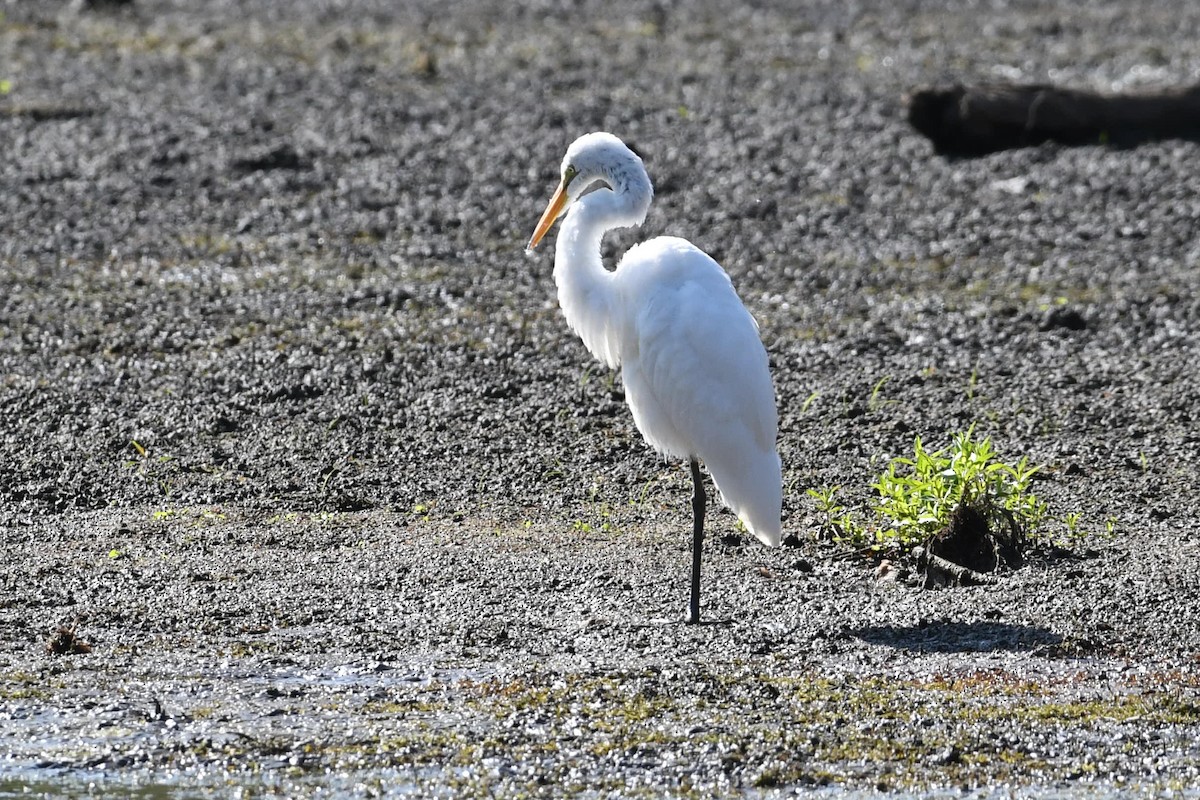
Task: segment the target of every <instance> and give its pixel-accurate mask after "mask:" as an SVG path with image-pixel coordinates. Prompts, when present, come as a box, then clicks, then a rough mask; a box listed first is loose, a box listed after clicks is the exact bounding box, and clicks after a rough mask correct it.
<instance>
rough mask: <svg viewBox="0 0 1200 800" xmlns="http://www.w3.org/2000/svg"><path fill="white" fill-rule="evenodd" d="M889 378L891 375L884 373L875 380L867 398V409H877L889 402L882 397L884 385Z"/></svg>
mask: <svg viewBox="0 0 1200 800" xmlns="http://www.w3.org/2000/svg"><path fill="white" fill-rule="evenodd" d="M891 379H892V376H891V375H884V376H883V377H882V378H880V379H879V380H878V381H877V382H876V384H875V387H874V388H873V389H871V395H870V397H868V398H867V409H868V410H869V411H878V410H879V409H880V408H881V407H882V406H885V405H887V404H888V403H889V402H890V401H887V400H884V399H883V396H882V392H883V387H884V385H885V384H886V383H887V382H888V381H890V380H891Z"/></svg>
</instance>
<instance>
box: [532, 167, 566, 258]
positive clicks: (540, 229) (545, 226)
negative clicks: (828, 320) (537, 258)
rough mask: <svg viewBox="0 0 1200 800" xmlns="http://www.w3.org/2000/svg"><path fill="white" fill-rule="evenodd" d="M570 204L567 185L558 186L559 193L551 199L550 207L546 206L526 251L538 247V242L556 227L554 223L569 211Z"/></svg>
mask: <svg viewBox="0 0 1200 800" xmlns="http://www.w3.org/2000/svg"><path fill="white" fill-rule="evenodd" d="M570 202H571V197H570V195H568V194H567V185H566V184H565V183H560V184H558V191H556V192H555V193H554V197H551V198H550V205H548V206H546V210H545V211H543V212H542V218H541V219H540V220H538V224H537V228H535V229H534V231H533V236H531V237H529V244H527V245H526V246H525V249H526V250H532V249H533V248H535V247H537V246H538V242H540V241H541V240H542V237H543V236H545V235H546V232H547V231H549V230H550V228H551V227H552V226H553V225H554V221H555V220H556V219H558V218H559V217H561V216H562V214H563V212H564V211H566V210H567V204H568V203H570Z"/></svg>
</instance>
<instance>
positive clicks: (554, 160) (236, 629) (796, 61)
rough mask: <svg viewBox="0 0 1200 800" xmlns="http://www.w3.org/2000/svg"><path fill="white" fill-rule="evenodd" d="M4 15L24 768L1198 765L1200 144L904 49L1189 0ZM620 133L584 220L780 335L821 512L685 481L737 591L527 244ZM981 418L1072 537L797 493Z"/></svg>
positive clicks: (1097, 790) (1024, 32) (1069, 64)
mask: <svg viewBox="0 0 1200 800" xmlns="http://www.w3.org/2000/svg"><path fill="white" fill-rule="evenodd" d="M0 12H3V16H2V18H0V142H2V143H3V157H2V158H0V537H2V539H0V541H2V542H3V551H2V552H3V556H4V557H3V558H2V559H0V797H4V796H11V795H14V794H17V793H20V792H25V793H26V794H25V795H23V796H29V795H30V794H32V795H33V796H37V795H39V794H40V795H42V796H104V795H125V794H130V793H137V794H141V795H142V796H146V797H162V796H171V797H191V796H228V793H229V792H230V791H231V790H232V789H235V788H236V789H240V790H242V791H244V792H245V793H247V794H271V793H277V794H284V795H287V796H320V797H330V796H338V797H341V796H345V797H354V796H398V795H404V794H415V795H420V796H445V797H452V796H453V797H459V796H517V795H522V796H545V797H558V796H563V795H568V794H573V795H574V794H580V795H587V796H596V797H600V796H606V797H607V796H612V797H617V796H620V797H626V796H698V797H710V796H734V795H737V796H741V795H748V796H764V797H765V796H783V795H793V794H798V793H802V792H805V791H808V790H810V789H812V788H813V787H824V788H823V789H822V791H823V792H824V793H825V794H826V795H827V796H830V797H857V796H867V795H871V794H877V793H883V792H899V793H903V794H905V795H917V796H926V797H939V796H943V795H945V796H956V797H957V796H961V795H962V794H963V793H964V792H965V793H968V794H971V793H973V794H976V795H978V796H995V795H1005V794H1006V793H1012V794H1019V795H1020V796H1044V797H1052V796H1053V797H1061V796H1068V797H1091V796H1104V795H1112V794H1117V793H1124V794H1137V793H1141V794H1146V795H1155V796H1158V795H1161V794H1163V793H1166V792H1178V793H1181V794H1183V795H1184V796H1195V792H1196V789H1195V788H1194V787H1195V786H1196V785H1197V784H1198V783H1200V744H1198V743H1200V655H1198V654H1200V614H1198V613H1197V610H1196V609H1197V603H1198V601H1200V523H1198V522H1197V514H1196V505H1197V498H1198V496H1200V492H1198V489H1200V485H1198V484H1200V479H1197V477H1196V470H1195V464H1196V463H1197V461H1198V459H1200V435H1198V431H1197V424H1198V411H1197V403H1196V399H1195V388H1194V387H1195V385H1196V383H1197V378H1198V377H1200V300H1198V299H1197V298H1198V297H1200V293H1198V291H1197V290H1198V288H1200V238H1198V234H1197V232H1198V231H1200V178H1197V175H1198V174H1200V171H1198V170H1197V164H1198V162H1200V147H1198V146H1197V144H1196V143H1191V142H1179V141H1166V142H1160V143H1153V144H1146V145H1142V146H1139V147H1136V148H1131V149H1118V148H1113V147H1109V146H1106V145H1105V144H1103V143H1097V144H1096V145H1095V146H1090V147H1072V148H1065V147H1058V146H1053V145H1050V146H1043V147H1038V148H1028V149H1022V150H1013V151H1008V152H1003V153H996V154H992V155H989V156H986V157H983V158H978V159H969V160H953V159H946V158H942V157H939V156H936V155H934V154H933V152H932V148H931V147H930V145H929V143H928V142H927V141H926V140H925V139H923V138H922V137H921V136H920V135H919V134H917V133H916V132H915V131H913V130H912V129H911V128H909V127H908V125H907V123H906V122H905V117H904V106H903V98H904V95H905V93H906V92H910V91H912V90H913V89H915V88H917V87H919V86H924V85H930V84H937V83H951V82H956V81H958V82H964V83H975V82H985V81H996V80H1018V81H1022V82H1036V81H1048V82H1053V83H1055V84H1059V85H1065V86H1074V87H1078V88H1084V89H1089V90H1096V91H1126V92H1127V91H1136V90H1137V89H1138V88H1139V87H1143V86H1144V87H1147V88H1148V89H1155V90H1158V89H1162V88H1169V87H1172V86H1178V85H1181V84H1186V83H1188V82H1191V81H1194V79H1195V76H1196V75H1197V74H1200V53H1198V52H1197V50H1196V48H1195V37H1194V36H1193V35H1192V32H1194V31H1195V30H1197V29H1200V7H1196V6H1194V5H1193V4H1189V3H1183V2H1163V3H1159V2H1148V1H1147V2H1121V3H1115V2H1113V3H1108V2H1103V3H1092V4H1088V5H1087V8H1072V9H1070V10H1065V9H1064V10H1056V9H1053V8H1044V7H1043V6H1041V5H1039V4H1024V3H1019V4H999V3H997V4H961V3H952V2H937V3H926V2H921V3H918V2H899V3H887V4H884V3H880V4H867V5H862V4H859V5H847V4H844V3H833V2H829V3H823V2H822V3H814V4H805V5H804V7H803V8H796V7H794V4H788V3H773V2H766V3H756V4H753V6H752V7H743V8H729V7H728V5H727V4H722V3H715V2H699V3H691V4H688V5H687V6H686V7H679V8H675V7H669V6H667V5H664V4H661V3H654V2H636V1H630V2H624V0H617V2H604V3H584V4H557V3H530V4H515V5H514V4H510V3H500V2H481V3H470V4H447V3H424V2H414V3H405V4H395V3H388V2H322V3H305V4H295V3H284V2H279V0H253V1H251V0H247V1H246V2H212V3H203V4H188V3H173V2H163V3H152V2H134V3H132V4H120V3H110V4H102V3H95V4H87V3H78V4H73V5H66V4H40V3H39V4H33V3H7V4H3V5H0ZM599 129H605V130H610V131H612V132H614V133H616V134H618V135H619V136H621V137H622V138H624V139H625V140H626V141H628V142H630V143H631V144H632V145H633V146H634V147H635V148H636V149H637V150H638V151H639V152H640V153H641V154H642V156H643V158H644V160H645V162H646V165H647V168H648V170H649V172H650V175H651V178H652V179H653V180H654V182H655V186H656V192H657V194H656V200H655V204H654V206H653V207H652V209H651V212H650V216H649V219H648V220H647V223H646V225H645V226H644V227H643V228H642V229H640V230H637V231H624V232H620V233H616V234H613V235H612V236H611V237H610V238H609V240H607V242H606V245H605V252H604V255H605V257H606V258H607V259H610V260H611V262H612V263H615V260H616V259H617V258H618V257H619V255H620V253H621V252H622V251H623V250H624V248H626V247H627V246H629V245H630V244H631V243H633V242H636V241H639V240H641V239H643V238H646V237H649V236H654V235H658V234H664V233H669V234H673V235H680V236H684V237H687V238H689V239H691V240H692V241H693V242H695V243H696V244H697V245H699V246H700V247H702V248H704V249H705V250H707V251H708V252H709V253H711V254H712V255H713V256H714V257H715V258H717V260H718V261H720V262H721V263H722V264H723V265H724V266H725V268H726V269H727V270H728V272H729V274H730V276H731V277H732V279H733V282H734V284H735V286H736V287H737V288H738V291H739V293H740V294H741V297H742V299H743V300H744V302H745V303H746V305H747V306H748V307H749V308H750V310H751V311H752V312H753V314H754V315H755V317H756V318H757V320H758V322H759V324H760V328H761V333H762V337H763V341H764V343H765V345H766V347H767V350H768V352H769V354H770V358H771V364H772V370H773V374H774V379H775V383H776V391H777V394H778V406H779V412H780V422H781V431H780V439H779V447H780V454H781V456H782V459H783V464H784V483H785V498H784V529H785V533H788V534H793V535H794V536H795V540H794V542H793V544H794V546H789V547H784V548H780V549H776V550H768V549H765V548H763V547H760V546H759V545H758V544H757V543H755V542H754V541H752V540H751V539H750V538H749V537H747V536H745V535H741V534H738V532H737V529H736V521H735V520H734V519H733V517H732V515H730V514H729V513H728V512H716V513H714V514H712V516H711V517H710V531H711V536H710V538H709V540H708V543H707V545H706V547H707V553H706V563H705V572H704V592H705V594H704V601H705V614H706V616H707V618H708V619H710V620H711V621H712V622H711V624H706V625H701V626H687V625H684V624H682V620H683V614H684V610H685V608H684V606H685V603H686V597H687V570H688V567H689V564H690V550H689V547H690V517H689V510H690V509H689V504H688V493H689V491H690V481H689V478H688V474H687V471H686V469H685V468H684V467H683V466H681V465H679V464H664V463H663V462H662V461H661V460H660V459H659V458H657V457H656V456H655V455H654V453H653V452H651V451H650V450H649V448H648V447H646V446H645V445H644V444H643V442H642V440H641V437H640V436H639V434H638V433H637V431H636V429H635V428H634V426H633V422H632V419H631V418H630V416H629V413H628V411H627V409H626V408H625V405H624V402H623V390H622V384H621V381H620V377H619V375H615V374H611V373H609V372H608V371H607V370H606V369H604V368H603V367H601V366H600V365H599V364H596V363H593V362H591V361H590V360H589V356H588V354H587V353H586V351H585V350H584V348H583V346H582V344H580V343H579V342H578V341H577V340H576V338H575V337H574V335H573V334H572V333H571V332H570V331H569V330H568V329H567V326H566V324H565V323H564V321H563V320H562V317H561V314H560V312H559V311H558V308H557V305H556V301H555V293H554V285H553V280H552V277H551V269H552V262H553V253H552V248H551V247H548V246H546V245H543V249H542V250H539V251H538V252H536V253H535V254H533V255H532V256H527V255H526V254H525V253H524V252H523V248H524V244H525V242H526V240H527V238H528V236H529V234H530V232H531V231H532V227H533V225H534V223H535V222H536V220H537V218H538V215H539V214H540V213H541V210H542V208H543V206H544V203H545V201H546V199H547V198H548V196H549V193H550V192H551V191H552V190H553V188H554V185H555V182H556V180H557V178H558V168H559V162H560V159H561V157H562V154H563V152H564V151H565V149H566V147H567V145H568V144H569V143H570V142H571V141H572V140H573V139H574V138H575V137H576V136H578V135H579V134H582V133H584V132H587V131H590V130H599ZM972 425H974V426H975V428H974V429H975V431H976V433H977V434H978V435H980V436H988V437H990V438H991V439H992V442H993V444H994V446H995V448H996V450H997V451H998V452H999V453H1000V455H1001V456H1002V457H1006V458H1010V459H1014V460H1015V459H1017V458H1020V457H1022V456H1024V457H1028V458H1029V459H1030V460H1031V461H1032V462H1034V463H1038V464H1041V465H1043V470H1042V472H1041V474H1040V478H1039V480H1038V481H1037V482H1036V483H1035V485H1034V491H1035V492H1036V493H1037V494H1038V495H1039V496H1040V497H1041V498H1042V499H1044V500H1045V501H1046V502H1047V504H1048V507H1049V511H1050V516H1051V519H1050V520H1049V521H1048V522H1047V535H1058V534H1061V533H1065V531H1066V528H1067V527H1068V522H1067V520H1068V517H1069V519H1070V520H1071V523H1070V525H1071V526H1073V527H1074V528H1075V529H1076V531H1077V532H1079V531H1082V532H1084V533H1086V534H1088V535H1086V536H1084V537H1082V538H1081V539H1080V541H1078V542H1077V543H1076V544H1075V545H1074V546H1073V547H1072V548H1070V549H1069V550H1066V551H1064V550H1053V549H1049V548H1043V549H1042V550H1039V551H1037V552H1035V553H1034V554H1033V555H1032V556H1031V557H1030V558H1029V559H1028V561H1027V563H1026V564H1025V565H1024V566H1022V567H1020V568H1019V569H1016V570H1012V571H1009V572H1006V573H1004V574H1003V575H1001V577H1000V580H999V581H998V582H997V583H996V584H995V585H991V586H976V587H965V588H951V589H943V590H938V591H923V590H921V589H919V588H917V587H915V586H912V585H909V584H908V583H906V582H904V581H886V580H879V579H878V578H877V576H876V570H875V566H876V565H875V563H874V562H873V560H872V559H870V558H869V557H865V556H863V555H860V554H856V553H854V552H853V551H852V550H850V549H849V548H847V547H845V546H844V545H838V544H835V543H833V542H831V541H829V540H828V537H827V536H826V535H824V533H823V526H824V522H825V520H824V519H823V517H822V514H821V513H820V512H819V510H818V509H817V507H816V505H815V504H814V502H813V500H812V499H811V498H810V497H808V496H807V495H806V490H807V489H809V488H820V487H831V486H840V487H842V489H841V497H842V498H843V501H844V502H845V503H846V504H847V505H849V506H851V507H853V508H856V509H858V510H860V511H861V512H862V513H864V514H865V513H868V506H869V504H870V501H871V490H870V484H871V482H872V481H873V480H874V479H875V477H876V476H877V475H878V473H879V472H880V471H881V470H882V469H883V468H884V467H886V465H887V463H888V461H889V460H890V459H891V458H893V457H895V456H899V455H904V454H907V453H910V452H911V450H912V446H913V441H914V439H915V437H917V436H920V437H921V438H922V440H923V441H924V442H925V443H926V444H928V445H930V446H940V445H942V444H945V443H946V442H948V441H949V439H950V437H951V436H952V435H953V434H955V433H958V432H960V431H963V430H966V429H968V428H969V427H970V426H972ZM1189 792H1190V793H1191V794H1188V793H1189Z"/></svg>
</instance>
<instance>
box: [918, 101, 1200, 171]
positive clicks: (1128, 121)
mask: <svg viewBox="0 0 1200 800" xmlns="http://www.w3.org/2000/svg"><path fill="white" fill-rule="evenodd" d="M908 121H909V123H911V124H912V126H913V127H914V128H916V129H917V130H918V131H919V132H921V133H922V134H924V135H925V136H927V137H929V139H930V141H932V142H933V148H934V150H935V151H937V152H938V153H942V154H944V155H954V156H979V155H984V154H985V153H993V152H996V151H997V150H1008V149H1011V148H1015V147H1029V146H1032V145H1038V144H1042V143H1043V142H1058V143H1060V144H1065V145H1084V144H1108V145H1113V146H1116V147H1133V146H1135V145H1138V144H1141V143H1142V142H1148V141H1157V140H1161V139H1187V140H1192V141H1200V86H1193V87H1191V88H1188V89H1181V90H1175V91H1168V92H1161V93H1157V94H1115V95H1101V94H1095V93H1093V92H1082V91H1075V90H1072V89H1059V88H1057V87H1054V86H1044V85H1003V84H985V85H980V86H951V87H949V88H932V89H921V90H919V91H917V92H914V93H913V94H912V95H911V96H910V97H909V100H908Z"/></svg>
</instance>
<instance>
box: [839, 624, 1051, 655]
mask: <svg viewBox="0 0 1200 800" xmlns="http://www.w3.org/2000/svg"><path fill="white" fill-rule="evenodd" d="M850 634H851V635H852V636H856V637H858V638H859V639H862V640H863V641H864V642H869V643H871V644H880V645H885V646H887V647H894V648H895V649H897V650H905V651H908V652H912V653H993V652H1012V653H1020V652H1029V651H1033V650H1037V649H1040V648H1046V647H1053V646H1055V645H1060V644H1062V642H1063V637H1062V636H1061V635H1059V634H1057V633H1054V632H1053V631H1050V630H1047V629H1046V628H1040V627H1037V626H1033V625H1012V624H1010V623H1007V622H954V621H950V620H932V621H928V622H926V621H922V622H920V623H917V624H916V625H907V626H904V627H896V626H893V625H870V626H867V627H863V628H858V629H857V630H852V631H850Z"/></svg>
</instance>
